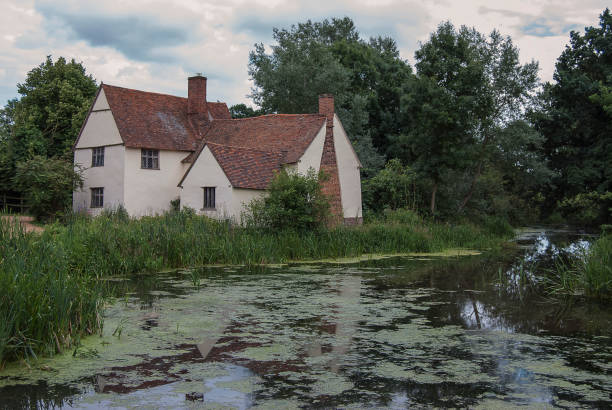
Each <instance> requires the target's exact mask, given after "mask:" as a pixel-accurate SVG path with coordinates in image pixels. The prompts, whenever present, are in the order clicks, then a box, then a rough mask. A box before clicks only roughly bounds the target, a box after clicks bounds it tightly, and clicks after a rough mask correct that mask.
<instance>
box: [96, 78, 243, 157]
mask: <svg viewBox="0 0 612 410" xmlns="http://www.w3.org/2000/svg"><path fill="white" fill-rule="evenodd" d="M102 88H103V89H104V94H105V95H106V99H107V101H108V104H109V106H110V108H111V111H112V113H113V117H114V118H115V122H116V123H117V128H119V134H120V135H121V137H122V138H123V141H124V143H125V145H126V146H127V147H132V148H155V149H164V150H174V151H194V150H196V149H197V146H198V143H199V140H200V138H199V137H198V132H197V131H196V130H195V128H194V126H193V124H192V123H191V121H189V116H188V115H187V98H183V97H175V96H173V95H167V94H157V93H151V92H146V91H139V90H132V89H129V88H123V87H115V86H112V85H108V84H103V85H102ZM207 105H208V107H209V108H208V109H209V114H210V116H211V117H212V118H213V119H215V120H216V119H229V118H231V116H230V113H229V110H228V109H227V105H226V104H225V103H208V104H207Z"/></svg>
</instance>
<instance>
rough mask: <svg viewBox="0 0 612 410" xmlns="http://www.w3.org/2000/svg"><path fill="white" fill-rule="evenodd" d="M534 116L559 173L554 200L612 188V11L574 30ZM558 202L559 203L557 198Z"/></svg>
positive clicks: (555, 169)
mask: <svg viewBox="0 0 612 410" xmlns="http://www.w3.org/2000/svg"><path fill="white" fill-rule="evenodd" d="M553 78H554V80H555V83H554V84H546V86H545V89H544V92H543V94H542V99H543V103H542V105H543V107H542V109H541V110H540V111H538V112H537V113H536V114H535V122H536V126H537V128H538V130H539V131H540V132H541V133H542V134H543V135H544V136H545V143H544V148H545V152H546V155H547V157H548V158H549V160H550V163H551V167H552V169H553V170H554V171H555V173H556V177H555V178H554V183H555V189H554V191H553V192H552V193H551V197H552V199H562V198H564V197H572V196H575V195H577V194H579V193H582V192H593V191H594V192H599V193H604V192H606V191H612V166H611V164H612V149H611V148H610V147H612V96H611V88H612V15H611V14H610V10H609V9H606V10H604V12H603V13H602V14H601V15H600V17H599V27H587V28H585V30H584V34H580V33H578V32H576V31H572V32H571V34H570V41H569V44H568V45H567V46H566V47H565V50H563V52H562V53H561V55H560V56H559V59H558V60H557V63H556V66H555V73H554V77H553ZM553 203H554V202H553Z"/></svg>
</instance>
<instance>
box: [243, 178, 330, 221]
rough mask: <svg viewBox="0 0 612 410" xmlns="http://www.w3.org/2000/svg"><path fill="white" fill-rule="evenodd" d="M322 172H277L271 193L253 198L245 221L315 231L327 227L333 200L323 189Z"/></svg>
mask: <svg viewBox="0 0 612 410" xmlns="http://www.w3.org/2000/svg"><path fill="white" fill-rule="evenodd" d="M324 179H325V175H324V174H322V173H319V174H317V173H316V172H315V171H314V169H312V168H311V169H310V170H309V171H308V173H307V174H306V175H301V174H298V173H295V172H287V171H285V170H283V171H280V172H278V173H277V174H276V176H275V177H274V179H273V180H272V182H271V183H270V186H269V187H268V194H267V196H265V197H263V198H259V199H254V200H253V201H251V202H250V203H249V204H248V205H247V207H246V212H245V213H243V223H245V224H246V225H247V226H249V225H254V226H258V227H265V228H269V229H274V230H284V229H290V230H297V231H304V230H313V229H320V228H323V227H325V226H326V223H327V219H328V217H329V201H328V199H327V197H326V196H325V195H324V194H323V193H322V191H321V182H322V181H323V180H324Z"/></svg>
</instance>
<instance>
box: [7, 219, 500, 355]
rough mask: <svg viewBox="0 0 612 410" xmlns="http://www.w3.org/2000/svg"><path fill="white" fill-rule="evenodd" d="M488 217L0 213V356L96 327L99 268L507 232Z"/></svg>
mask: <svg viewBox="0 0 612 410" xmlns="http://www.w3.org/2000/svg"><path fill="white" fill-rule="evenodd" d="M493 225H494V226H493ZM493 225H492V226H490V227H486V226H485V227H480V226H476V225H472V224H461V225H451V224H439V223H433V222H426V221H423V220H421V219H420V218H418V217H414V216H411V217H410V218H408V219H406V218H403V219H402V218H399V220H398V218H395V217H387V218H383V219H380V220H376V221H374V222H372V223H369V224H366V225H363V226H358V227H337V228H334V229H329V230H321V231H316V232H292V231H285V232H275V231H265V230H261V229H254V228H242V227H240V226H236V225H234V224H232V223H230V222H228V221H216V220H212V219H209V218H206V217H203V216H198V215H195V214H194V213H193V212H189V211H183V212H168V213H166V214H164V215H161V216H155V217H143V218H140V219H132V218H129V217H128V216H127V214H125V212H123V211H115V212H106V213H104V214H103V215H101V216H99V217H96V218H87V217H80V216H77V215H74V216H72V217H71V218H70V220H68V221H67V222H65V223H64V224H59V223H56V224H53V225H48V226H47V227H46V229H45V231H44V232H43V233H41V234H28V233H25V232H23V230H21V229H20V227H19V226H18V225H17V226H15V225H10V224H8V223H3V222H0V290H1V293H0V366H1V363H2V362H3V361H6V360H12V359H16V358H29V357H35V356H36V355H39V354H41V353H42V354H45V355H48V354H53V353H55V352H57V351H60V350H63V349H66V348H69V347H71V346H73V345H74V344H75V343H78V338H79V337H80V336H82V335H84V334H91V333H95V332H97V331H99V330H100V328H101V326H102V322H101V320H100V317H101V309H102V302H103V298H104V295H103V289H101V283H102V282H101V281H99V279H100V278H104V277H108V276H113V275H128V274H133V273H142V272H156V271H160V270H163V269H169V268H180V267H189V266H201V265H207V264H246V265H258V264H265V263H283V262H289V261H292V260H308V259H311V260H316V259H325V258H341V257H352V256H358V255H362V254H364V253H400V252H438V251H443V250H444V249H448V248H456V247H465V248H476V249H483V248H488V247H491V246H493V245H495V244H499V243H501V241H502V240H503V239H504V238H507V237H508V236H509V235H511V234H512V231H511V229H510V228H509V227H508V226H507V225H504V224H501V225H500V224H499V223H497V224H493ZM500 232H502V235H500Z"/></svg>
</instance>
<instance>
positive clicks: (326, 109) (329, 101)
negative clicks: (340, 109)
mask: <svg viewBox="0 0 612 410" xmlns="http://www.w3.org/2000/svg"><path fill="white" fill-rule="evenodd" d="M319 114H322V115H325V116H326V117H327V126H328V127H329V126H333V125H334V95H333V94H321V95H319Z"/></svg>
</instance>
